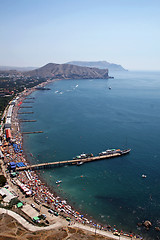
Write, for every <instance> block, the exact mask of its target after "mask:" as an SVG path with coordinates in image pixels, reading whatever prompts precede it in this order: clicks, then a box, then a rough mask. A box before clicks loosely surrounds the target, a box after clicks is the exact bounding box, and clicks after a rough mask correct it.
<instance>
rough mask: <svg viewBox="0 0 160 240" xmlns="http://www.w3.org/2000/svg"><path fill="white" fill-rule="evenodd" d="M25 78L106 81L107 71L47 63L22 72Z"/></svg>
mask: <svg viewBox="0 0 160 240" xmlns="http://www.w3.org/2000/svg"><path fill="white" fill-rule="evenodd" d="M23 74H24V75H25V76H30V77H43V78H52V79H90V78H92V79H96V78H98V79H100V78H102V79H107V78H109V76H108V69H99V68H88V67H80V66H76V65H71V64H56V63H48V64H47V65H45V66H43V67H41V68H38V69H35V70H33V71H29V72H24V73H23Z"/></svg>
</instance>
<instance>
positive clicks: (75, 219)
mask: <svg viewBox="0 0 160 240" xmlns="http://www.w3.org/2000/svg"><path fill="white" fill-rule="evenodd" d="M59 80H60V79H59ZM55 81H57V79H56V80H53V81H47V82H44V83H42V84H40V85H41V86H43V87H44V86H45V85H47V84H49V83H51V82H55ZM35 90H36V89H35V88H32V89H30V91H27V92H23V93H21V95H20V98H19V102H20V101H21V102H23V101H24V99H25V97H27V96H29V95H30V94H31V93H32V92H34V91H35ZM18 110H19V107H18V103H17V104H16V106H15V107H14V111H13V117H12V126H13V127H12V129H13V130H12V134H13V137H15V138H16V141H17V142H19V143H20V144H21V145H22V149H23V137H22V134H21V133H20V122H19V121H18V116H17V113H18ZM23 154H24V153H23ZM23 154H22V155H20V156H19V157H18V160H20V159H21V160H22V161H24V163H25V164H27V165H28V164H29V161H28V159H27V158H26V155H23ZM12 155H14V154H12ZM29 175H31V176H32V178H34V180H35V181H34V184H35V185H36V187H35V186H32V185H31V183H32V182H30V181H28V179H27V174H25V173H20V176H19V178H18V180H19V181H21V182H22V183H24V184H25V185H26V186H28V185H29V184H30V185H31V187H32V191H33V192H34V196H33V198H32V197H29V198H32V199H30V200H31V201H29V202H33V201H34V204H35V200H36V201H39V198H38V197H37V195H36V193H37V192H39V191H41V190H42V188H44V190H45V192H46V193H47V199H50V200H51V201H52V202H51V203H48V201H47V200H46V195H43V198H44V199H42V202H41V204H46V203H45V201H46V202H47V204H48V205H49V206H50V208H54V209H55V210H56V211H59V210H62V206H65V207H63V208H64V210H65V211H66V212H65V214H66V215H67V216H69V217H71V219H72V220H71V224H73V226H76V227H79V228H82V229H83V228H87V231H88V229H89V228H91V229H94V231H100V232H101V230H105V233H106V234H107V233H108V234H109V235H108V236H109V237H111V235H112V238H114V239H119V237H118V238H117V237H116V236H114V235H113V233H114V234H115V233H117V234H118V233H119V231H118V230H116V229H115V228H112V227H111V226H109V225H108V227H107V228H104V227H103V226H101V225H99V224H97V223H96V222H95V221H94V222H92V220H89V219H87V218H85V217H81V216H83V215H81V214H80V213H79V212H77V211H76V210H75V209H73V208H72V206H70V205H68V203H66V201H65V200H61V199H60V197H58V196H55V194H56V192H54V193H52V192H50V189H49V188H48V187H47V186H46V184H45V183H43V182H42V181H41V179H40V177H39V176H38V175H37V174H36V172H35V171H30V174H29ZM30 178H31V177H30ZM39 186H40V188H39ZM56 195H57V194H56ZM41 197H42V195H41ZM23 198H24V196H22V199H23ZM62 203H63V205H62ZM50 204H51V205H50ZM56 204H57V205H58V206H56ZM41 208H42V207H41ZM59 212H60V211H59ZM63 213H64V212H63ZM65 214H62V215H65ZM58 218H61V217H58ZM54 220H55V219H54ZM61 220H62V219H61ZM62 222H63V221H62ZM63 224H64V225H66V224H67V222H66V220H65V223H63ZM86 225H87V226H86ZM91 229H90V230H91ZM92 231H93V230H92ZM103 232H104V231H103ZM99 234H102V235H104V234H103V233H99ZM106 234H105V235H106ZM124 235H125V233H122V232H121V235H120V236H121V239H126V238H125V236H124ZM126 235H128V237H131V236H129V234H126ZM122 236H123V237H122ZM127 239H128V238H127Z"/></svg>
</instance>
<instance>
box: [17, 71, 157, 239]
mask: <svg viewBox="0 0 160 240" xmlns="http://www.w3.org/2000/svg"><path fill="white" fill-rule="evenodd" d="M110 75H112V76H114V77H115V78H114V79H108V80H96V79H94V80H62V81H57V82H54V83H52V84H49V85H48V87H50V88H51V90H50V91H36V92H34V93H32V95H31V96H32V97H35V99H34V103H32V106H33V111H34V114H32V115H31V114H30V115H27V116H22V115H21V118H22V117H23V118H25V119H26V118H27V119H37V122H35V123H23V124H22V129H23V131H32V130H33V131H34V130H35V131H36V130H42V131H44V133H43V134H32V135H28V136H25V138H24V146H25V149H26V152H27V155H28V157H29V158H30V161H31V162H32V163H34V162H36V163H38V162H53V161H57V160H68V159H72V158H73V157H74V156H76V155H78V154H80V153H82V152H85V153H91V152H92V153H93V154H94V155H97V154H98V153H99V152H101V151H103V150H106V149H108V148H121V149H124V148H131V149H132V151H131V152H130V154H129V155H126V156H123V157H120V158H114V159H110V160H103V161H97V162H91V163H88V164H83V165H82V166H80V167H78V166H67V167H61V168H55V169H49V170H44V171H43V170H41V175H42V177H43V178H44V179H45V181H46V182H47V183H48V184H49V185H50V186H51V187H52V188H54V190H55V191H56V192H57V193H58V194H59V195H60V196H62V197H63V198H65V199H67V200H68V202H69V203H71V204H72V205H73V206H75V208H76V209H78V210H79V211H81V212H82V213H85V214H88V216H89V217H93V218H94V219H96V220H97V221H98V222H100V223H102V224H104V225H105V224H106V223H109V224H110V225H112V226H113V225H116V226H117V228H119V229H123V230H125V231H130V230H132V231H136V232H142V233H143V234H144V236H145V237H146V239H157V238H156V236H157V235H159V237H160V234H159V233H156V232H155V231H154V227H155V226H160V171H159V169H160V73H159V72H125V73H112V74H110ZM77 85H78V86H77ZM110 86H111V88H112V89H111V90H109V89H108V88H109V87H110ZM57 91H58V92H57ZM25 105H26V104H25ZM28 105H31V104H28ZM21 111H22V110H21ZM29 153H32V154H33V156H34V157H33V158H31V156H30V155H29ZM142 174H146V175H147V178H145V179H143V178H142V177H141V176H142ZM57 179H61V180H62V181H63V183H62V184H61V186H60V187H57V185H56V184H55V181H56V180H57ZM143 220H150V221H151V222H152V223H153V226H154V227H152V230H150V231H149V232H145V230H144V229H143V228H141V229H137V225H136V224H137V223H138V222H142V221H143Z"/></svg>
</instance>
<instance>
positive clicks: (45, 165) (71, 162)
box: [16, 149, 131, 171]
mask: <svg viewBox="0 0 160 240" xmlns="http://www.w3.org/2000/svg"><path fill="white" fill-rule="evenodd" d="M130 151H131V149H127V150H124V151H123V153H119V152H118V153H113V154H108V155H103V156H96V157H88V158H83V159H75V160H67V161H59V162H50V163H40V164H34V165H30V166H25V167H20V168H17V169H16V170H17V171H23V170H39V169H45V168H52V167H60V166H64V165H75V164H78V163H80V162H82V163H89V162H93V161H98V160H104V159H108V158H114V157H120V156H123V155H125V154H127V153H129V152H130Z"/></svg>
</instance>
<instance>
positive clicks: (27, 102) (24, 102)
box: [23, 101, 34, 103]
mask: <svg viewBox="0 0 160 240" xmlns="http://www.w3.org/2000/svg"><path fill="white" fill-rule="evenodd" d="M23 103H34V102H32V101H28V102H26V101H25V102H24V101H23Z"/></svg>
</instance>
